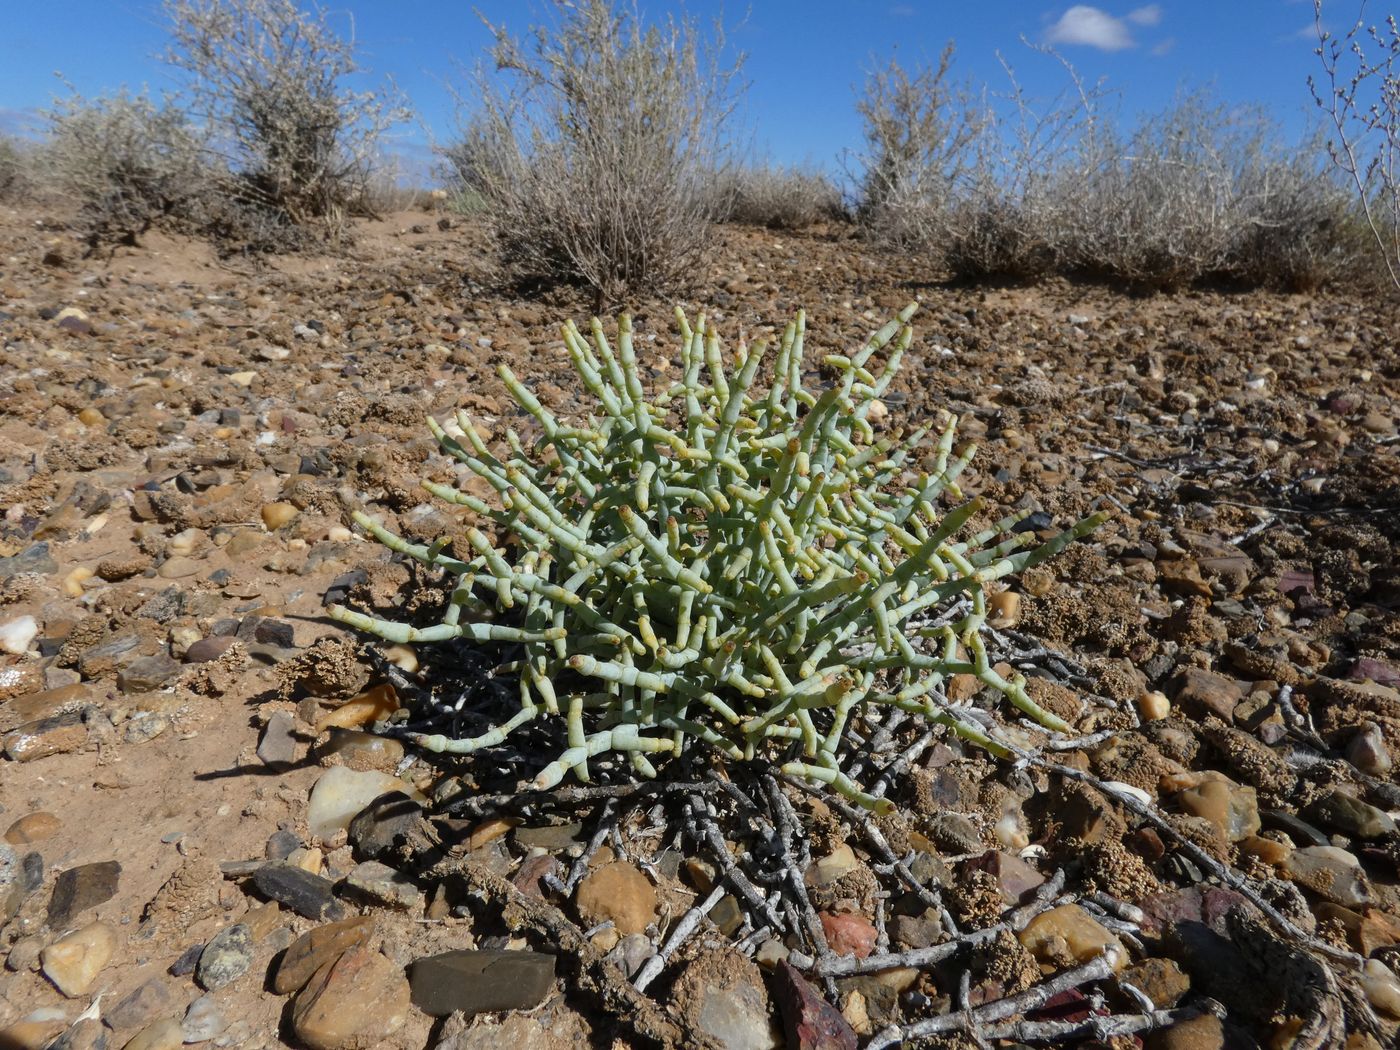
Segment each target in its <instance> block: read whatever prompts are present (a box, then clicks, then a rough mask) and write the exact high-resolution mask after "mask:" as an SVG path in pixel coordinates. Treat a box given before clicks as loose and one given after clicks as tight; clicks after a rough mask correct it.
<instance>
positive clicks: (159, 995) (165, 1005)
mask: <svg viewBox="0 0 1400 1050" xmlns="http://www.w3.org/2000/svg"><path fill="white" fill-rule="evenodd" d="M176 1003H177V1000H176V997H175V991H174V989H172V988H171V987H170V985H168V984H166V983H165V982H164V981H162V980H161V979H160V978H159V977H152V978H151V979H150V980H149V981H147V982H146V983H145V984H140V985H137V986H136V987H135V988H133V989H132V990H131V991H129V992H127V994H126V995H124V996H123V997H122V998H120V999H118V1000H117V1002H116V1003H115V1004H114V1005H112V1006H110V1007H107V1008H106V1009H104V1010H103V1012H102V1017H103V1020H105V1021H106V1022H107V1023H108V1024H109V1025H111V1026H112V1027H113V1028H115V1029H117V1030H118V1031H121V1030H123V1029H129V1028H141V1027H143V1026H145V1025H147V1024H150V1023H151V1022H152V1021H154V1020H155V1019H156V1018H157V1017H160V1016H162V1015H164V1014H169V1013H173V1012H174V1011H175V1008H176Z"/></svg>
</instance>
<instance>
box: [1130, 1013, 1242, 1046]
mask: <svg viewBox="0 0 1400 1050" xmlns="http://www.w3.org/2000/svg"><path fill="white" fill-rule="evenodd" d="M1144 1045H1145V1047H1146V1050H1224V1046H1225V1029H1224V1027H1223V1026H1222V1025H1221V1024H1220V1018H1218V1017H1216V1016H1215V1015H1214V1014H1201V1015H1200V1016H1198V1017H1191V1018H1188V1019H1187V1020H1185V1021H1178V1022H1177V1023H1176V1024H1174V1025H1172V1026H1171V1027H1170V1028H1163V1029H1161V1030H1160V1031H1156V1032H1153V1033H1152V1034H1151V1035H1149V1036H1148V1037H1147V1041H1146V1043H1145V1044H1144Z"/></svg>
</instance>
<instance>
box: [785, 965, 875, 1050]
mask: <svg viewBox="0 0 1400 1050" xmlns="http://www.w3.org/2000/svg"><path fill="white" fill-rule="evenodd" d="M773 984H774V992H775V995H776V998H777V1000H778V1010H779V1012H780V1013H781V1015H782V1018H783V1031H784V1034H785V1035H786V1036H787V1041H786V1043H785V1044H784V1045H785V1046H786V1048H787V1050H856V1046H857V1043H858V1039H857V1037H856V1031H855V1029H854V1028H852V1027H851V1025H850V1022H849V1021H847V1020H846V1019H845V1018H844V1017H842V1016H841V1011H840V1010H838V1009H836V1007H834V1006H832V1005H831V1004H830V1003H828V1002H827V1001H826V997H825V996H823V995H822V993H821V992H819V991H817V989H815V988H813V987H812V985H811V984H810V983H809V982H808V981H807V979H806V978H804V977H803V976H802V974H801V973H799V972H798V971H797V970H796V969H794V968H793V967H792V966H791V965H789V964H788V963H787V962H786V961H781V962H779V963H778V964H777V967H776V968H775V970H774V981H773Z"/></svg>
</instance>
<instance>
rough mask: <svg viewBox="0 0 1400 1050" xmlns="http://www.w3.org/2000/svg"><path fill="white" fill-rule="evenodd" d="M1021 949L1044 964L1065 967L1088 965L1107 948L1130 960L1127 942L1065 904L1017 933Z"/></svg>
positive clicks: (1090, 916) (1120, 957) (1073, 907)
mask: <svg viewBox="0 0 1400 1050" xmlns="http://www.w3.org/2000/svg"><path fill="white" fill-rule="evenodd" d="M1017 940H1019V941H1020V942H1021V946H1022V947H1023V948H1025V949H1026V950H1027V951H1028V952H1030V953H1031V954H1032V955H1034V956H1035V957H1036V959H1037V960H1038V961H1040V962H1042V963H1048V964H1050V965H1052V966H1057V967H1065V966H1072V965H1075V964H1077V963H1085V962H1088V961H1089V960H1090V959H1093V958H1095V957H1097V956H1099V955H1102V954H1103V952H1104V951H1105V950H1106V949H1112V950H1114V951H1115V952H1116V953H1117V959H1118V965H1119V966H1122V964H1123V963H1124V962H1126V961H1127V957H1128V955H1127V952H1126V951H1125V950H1124V949H1123V943H1122V942H1121V941H1120V940H1119V939H1118V938H1117V937H1115V936H1114V935H1113V934H1112V933H1110V932H1109V931H1108V930H1106V929H1105V928H1104V927H1103V926H1102V925H1101V924H1100V923H1099V921H1098V920H1097V919H1095V918H1094V917H1093V916H1092V915H1090V914H1089V913H1088V912H1087V911H1085V910H1084V909H1083V908H1081V907H1080V906H1079V905H1077V904H1062V905H1060V907H1058V908H1051V909H1050V910H1049V911H1046V912H1041V913H1040V914H1039V915H1037V916H1036V917H1035V918H1034V919H1032V920H1031V921H1030V923H1029V924H1027V926H1026V928H1025V929H1024V930H1022V931H1021V932H1020V933H1019V934H1017Z"/></svg>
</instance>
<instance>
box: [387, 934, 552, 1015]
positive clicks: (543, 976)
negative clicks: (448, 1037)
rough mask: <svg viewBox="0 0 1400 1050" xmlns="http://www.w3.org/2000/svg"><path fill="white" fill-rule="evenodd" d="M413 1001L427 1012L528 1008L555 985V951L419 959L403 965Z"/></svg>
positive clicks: (464, 953)
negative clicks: (409, 964) (407, 968)
mask: <svg viewBox="0 0 1400 1050" xmlns="http://www.w3.org/2000/svg"><path fill="white" fill-rule="evenodd" d="M408 981H409V986H410V988H411V989H412V996H413V1005H414V1006H416V1007H418V1009H420V1010H422V1011H423V1012H424V1013H425V1014H427V1015H428V1016H429V1017H446V1016H447V1015H448V1014H452V1013H456V1012H458V1011H460V1012H462V1013H464V1014H466V1015H467V1016H468V1017H470V1016H472V1015H473V1014H479V1013H487V1012H491V1011H497V1010H531V1009H534V1008H535V1007H536V1006H539V1005H540V1004H541V1003H542V1002H544V1001H545V999H546V998H547V997H548V996H549V993H550V992H551V991H553V989H554V956H552V955H545V954H543V953H540V952H529V951H484V950H483V951H473V950H460V951H451V952H444V953H443V954H441V955H429V956H426V957H424V958H421V959H418V960H417V961H416V962H414V963H413V964H412V965H411V966H410V967H409V970H408Z"/></svg>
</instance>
